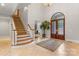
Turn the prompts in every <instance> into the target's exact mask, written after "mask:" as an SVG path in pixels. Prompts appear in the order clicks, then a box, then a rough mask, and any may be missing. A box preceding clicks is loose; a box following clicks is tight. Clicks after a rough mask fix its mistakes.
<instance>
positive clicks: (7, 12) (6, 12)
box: [0, 3, 29, 17]
mask: <svg viewBox="0 0 79 59" xmlns="http://www.w3.org/2000/svg"><path fill="white" fill-rule="evenodd" d="M28 4H29V3H5V4H4V6H2V5H1V3H0V16H6V17H10V16H11V15H12V14H13V12H14V11H15V10H16V8H19V9H21V8H22V9H23V8H24V6H28Z"/></svg>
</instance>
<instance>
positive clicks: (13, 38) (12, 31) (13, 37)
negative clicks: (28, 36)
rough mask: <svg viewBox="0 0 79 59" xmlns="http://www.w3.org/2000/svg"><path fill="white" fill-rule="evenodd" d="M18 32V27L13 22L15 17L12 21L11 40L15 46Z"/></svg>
mask: <svg viewBox="0 0 79 59" xmlns="http://www.w3.org/2000/svg"><path fill="white" fill-rule="evenodd" d="M16 35H17V32H16V28H15V25H14V22H13V19H12V21H11V39H12V40H11V41H12V46H15V45H16V44H17V42H16V40H17V37H16Z"/></svg>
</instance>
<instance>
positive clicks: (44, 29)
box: [40, 21, 49, 37]
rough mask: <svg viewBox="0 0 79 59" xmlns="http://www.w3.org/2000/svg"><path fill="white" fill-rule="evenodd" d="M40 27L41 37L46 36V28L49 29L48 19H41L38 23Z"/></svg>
mask: <svg viewBox="0 0 79 59" xmlns="http://www.w3.org/2000/svg"><path fill="white" fill-rule="evenodd" d="M40 28H41V29H42V30H43V34H42V36H43V37H46V30H49V22H48V21H43V22H42V23H41V25H40Z"/></svg>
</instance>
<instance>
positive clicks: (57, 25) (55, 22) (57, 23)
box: [51, 12, 65, 40]
mask: <svg viewBox="0 0 79 59" xmlns="http://www.w3.org/2000/svg"><path fill="white" fill-rule="evenodd" d="M51 38H55V39H62V40H65V16H64V14H63V13H61V12H56V13H55V14H54V15H53V16H52V17H51Z"/></svg>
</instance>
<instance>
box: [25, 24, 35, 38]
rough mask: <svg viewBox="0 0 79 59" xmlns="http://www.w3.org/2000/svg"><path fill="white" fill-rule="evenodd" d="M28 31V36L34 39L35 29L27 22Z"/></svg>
mask: <svg viewBox="0 0 79 59" xmlns="http://www.w3.org/2000/svg"><path fill="white" fill-rule="evenodd" d="M27 28H28V32H29V33H30V36H31V37H32V38H33V39H35V29H32V28H31V26H30V25H29V24H28V27H27Z"/></svg>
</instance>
